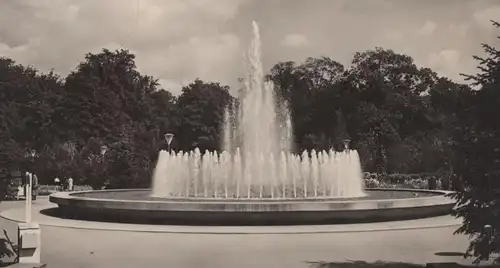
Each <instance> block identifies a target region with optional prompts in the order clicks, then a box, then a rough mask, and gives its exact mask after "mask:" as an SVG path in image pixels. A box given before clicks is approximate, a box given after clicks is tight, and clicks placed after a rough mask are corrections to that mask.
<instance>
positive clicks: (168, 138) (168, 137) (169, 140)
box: [164, 133, 174, 153]
mask: <svg viewBox="0 0 500 268" xmlns="http://www.w3.org/2000/svg"><path fill="white" fill-rule="evenodd" d="M164 137H165V142H166V143H167V148H168V152H169V153H170V144H171V143H172V140H173V139H174V134H172V133H165V135H164Z"/></svg>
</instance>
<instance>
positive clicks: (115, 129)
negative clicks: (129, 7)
mask: <svg viewBox="0 0 500 268" xmlns="http://www.w3.org/2000/svg"><path fill="white" fill-rule="evenodd" d="M134 60H135V55H133V54H131V53H130V52H129V51H127V50H116V51H109V50H107V49H104V50H103V51H102V52H101V53H99V54H91V53H89V54H87V55H86V56H85V61H83V62H82V63H80V65H79V66H78V68H77V70H76V71H75V72H73V73H71V74H69V75H68V77H67V78H66V83H65V93H66V95H65V102H64V103H62V104H61V105H60V106H58V107H57V109H56V111H57V114H58V115H59V118H58V119H59V120H58V126H59V127H60V128H64V129H67V130H68V132H69V133H67V135H66V137H65V139H64V140H74V139H77V142H78V143H79V145H80V146H81V145H84V144H85V143H86V141H87V140H88V139H90V138H91V137H100V138H102V139H104V140H105V141H106V142H107V143H112V142H116V141H117V140H118V139H119V137H120V133H121V132H122V131H123V129H124V128H126V127H127V126H128V125H129V124H130V123H131V122H132V123H138V124H141V125H144V126H148V127H149V126H151V125H152V124H153V119H152V117H153V116H152V112H151V106H150V104H151V99H150V95H151V94H153V93H154V92H156V91H157V90H158V88H157V87H158V82H157V80H156V79H154V78H152V77H151V76H147V75H142V74H140V73H139V72H138V71H137V70H136V69H137V68H136V65H135V61H134Z"/></svg>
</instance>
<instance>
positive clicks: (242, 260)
mask: <svg viewBox="0 0 500 268" xmlns="http://www.w3.org/2000/svg"><path fill="white" fill-rule="evenodd" d="M46 202H47V201H46V200H37V201H36V205H34V207H35V206H37V205H42V206H43V205H46V204H47V203H46ZM22 204H23V203H22V202H6V203H0V210H2V209H12V208H18V207H21V206H22ZM0 226H1V227H2V228H4V229H7V231H8V232H9V235H10V236H11V237H14V236H15V232H16V224H15V223H14V222H12V221H6V220H0ZM455 229H456V227H442V228H426V229H412V230H395V231H376V232H337V233H316V234H195V233H188V234H186V233H184V234H178V233H145V232H129V231H127V232H125V231H105V230H84V229H72V228H64V227H54V226H43V225H42V261H43V262H45V263H48V264H49V265H50V267H55V268H59V267H60V268H63V267H64V268H67V267H80V268H87V267H88V268H90V267H93V268H94V267H95V268H99V267H102V268H110V267H125V268H127V267H147V268H154V267H175V268H191V267H192V268H199V267H203V268H226V267H228V268H229V267H238V268H247V267H248V268H255V267H259V268H260V267H263V268H265V267H269V268H279V267H286V268H306V267H317V266H314V265H311V264H310V262H346V261H349V260H352V261H356V260H363V261H369V262H374V261H377V260H382V261H401V262H409V263H417V264H423V263H426V262H450V261H452V262H464V261H463V259H462V258H461V257H459V256H456V255H457V253H458V252H462V251H463V250H465V249H466V248H467V245H468V241H467V238H466V237H464V236H453V235H452V233H453V231H454V230H455ZM464 263H470V262H468V261H467V262H464Z"/></svg>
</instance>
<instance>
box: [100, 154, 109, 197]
mask: <svg viewBox="0 0 500 268" xmlns="http://www.w3.org/2000/svg"><path fill="white" fill-rule="evenodd" d="M107 151H108V146H106V145H102V146H101V161H100V162H101V171H103V172H104V177H105V181H104V185H105V186H107V185H108V184H109V183H108V181H107V180H108V178H107V176H106V173H107V172H106V169H105V167H104V156H105V155H106V152H107ZM101 188H102V185H101Z"/></svg>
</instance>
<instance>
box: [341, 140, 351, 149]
mask: <svg viewBox="0 0 500 268" xmlns="http://www.w3.org/2000/svg"><path fill="white" fill-rule="evenodd" d="M343 143H344V150H346V151H347V150H349V145H350V143H351V140H350V139H344V140H343Z"/></svg>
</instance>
